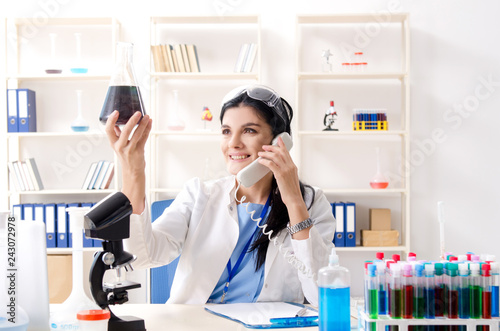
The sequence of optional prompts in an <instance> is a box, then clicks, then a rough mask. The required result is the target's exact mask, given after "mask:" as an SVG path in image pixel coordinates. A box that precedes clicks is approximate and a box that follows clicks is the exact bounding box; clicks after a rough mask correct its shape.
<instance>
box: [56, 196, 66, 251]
mask: <svg viewBox="0 0 500 331" xmlns="http://www.w3.org/2000/svg"><path fill="white" fill-rule="evenodd" d="M56 213H57V221H56V224H57V229H56V231H57V238H56V245H57V247H68V233H67V231H68V217H67V216H66V215H67V214H66V204H65V203H58V204H57V205H56Z"/></svg>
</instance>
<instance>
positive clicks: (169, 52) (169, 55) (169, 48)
mask: <svg viewBox="0 0 500 331" xmlns="http://www.w3.org/2000/svg"><path fill="white" fill-rule="evenodd" d="M164 46H165V54H166V56H167V59H166V61H167V62H168V68H169V69H170V72H176V71H177V68H176V66H174V59H173V58H172V45H168V44H167V45H164Z"/></svg>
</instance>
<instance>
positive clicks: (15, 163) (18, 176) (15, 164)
mask: <svg viewBox="0 0 500 331" xmlns="http://www.w3.org/2000/svg"><path fill="white" fill-rule="evenodd" d="M12 168H14V172H15V174H16V179H17V183H18V184H19V187H20V188H21V191H27V190H28V188H27V187H26V186H25V183H24V180H23V176H22V175H21V168H20V167H19V161H12Z"/></svg>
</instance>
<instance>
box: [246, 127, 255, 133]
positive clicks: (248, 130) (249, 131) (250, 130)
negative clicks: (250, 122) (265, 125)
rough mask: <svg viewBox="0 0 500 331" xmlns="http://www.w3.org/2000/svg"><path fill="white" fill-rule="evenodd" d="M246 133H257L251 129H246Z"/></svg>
mask: <svg viewBox="0 0 500 331" xmlns="http://www.w3.org/2000/svg"><path fill="white" fill-rule="evenodd" d="M245 132H248V133H255V132H257V131H255V130H254V129H251V128H246V129H245Z"/></svg>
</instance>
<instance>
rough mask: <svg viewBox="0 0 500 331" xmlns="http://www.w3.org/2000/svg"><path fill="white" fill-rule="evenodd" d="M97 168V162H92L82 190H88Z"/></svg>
mask: <svg viewBox="0 0 500 331" xmlns="http://www.w3.org/2000/svg"><path fill="white" fill-rule="evenodd" d="M96 168H97V162H92V164H91V165H90V168H89V171H88V172H87V176H85V181H84V182H83V186H82V190H88V188H89V185H90V181H91V180H92V178H93V176H94V172H95V169H96Z"/></svg>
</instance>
